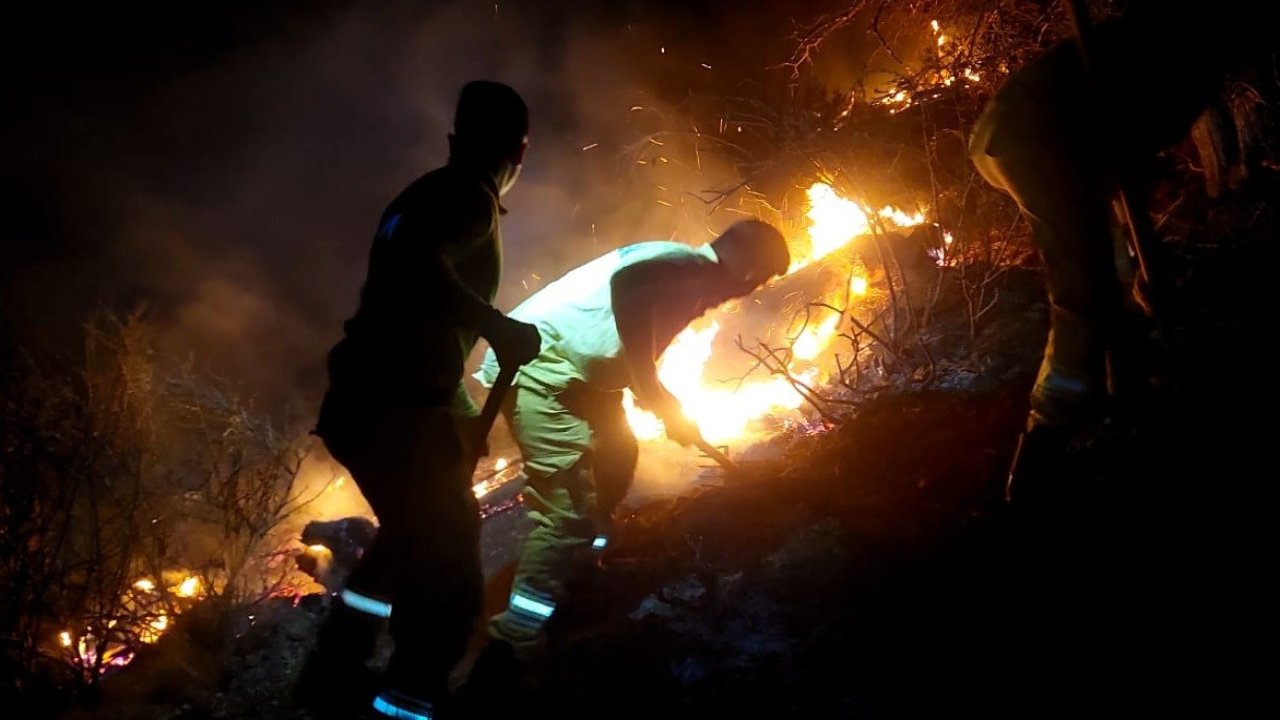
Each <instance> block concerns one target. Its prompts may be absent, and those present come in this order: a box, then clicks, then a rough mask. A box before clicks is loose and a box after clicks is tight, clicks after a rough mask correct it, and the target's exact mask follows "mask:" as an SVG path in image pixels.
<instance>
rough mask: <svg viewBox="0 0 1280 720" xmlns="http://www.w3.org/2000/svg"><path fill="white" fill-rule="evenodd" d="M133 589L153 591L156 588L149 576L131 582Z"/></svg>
mask: <svg viewBox="0 0 1280 720" xmlns="http://www.w3.org/2000/svg"><path fill="white" fill-rule="evenodd" d="M133 589H134V590H141V591H142V592H153V591H154V590H155V589H156V584H155V582H153V581H152V580H151V578H142V579H141V580H139V581H137V582H135V583H134V584H133Z"/></svg>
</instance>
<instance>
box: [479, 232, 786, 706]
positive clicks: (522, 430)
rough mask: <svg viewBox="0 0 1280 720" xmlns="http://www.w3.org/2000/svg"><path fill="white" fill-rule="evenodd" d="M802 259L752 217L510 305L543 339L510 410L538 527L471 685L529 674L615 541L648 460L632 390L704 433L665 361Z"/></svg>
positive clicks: (636, 251)
mask: <svg viewBox="0 0 1280 720" xmlns="http://www.w3.org/2000/svg"><path fill="white" fill-rule="evenodd" d="M789 263H790V258H789V254H788V251H787V245H786V242H785V240H784V239H783V237H782V234H781V233H779V232H778V231H777V230H776V229H775V228H774V227H772V226H770V225H767V224H765V223H762V222H756V221H744V222H740V223H737V224H735V225H733V226H732V227H730V228H729V229H728V230H727V231H726V232H725V233H724V234H722V235H720V236H719V237H718V238H716V240H715V241H714V242H712V243H710V244H708V245H703V246H701V247H696V248H695V247H690V246H688V245H682V244H679V243H673V242H645V243H639V244H636V245H630V246H627V247H623V248H620V249H618V250H614V251H612V252H610V253H608V254H607V255H604V256H602V257H600V258H597V259H596V260H593V261H592V262H590V263H587V264H586V265H583V266H581V267H579V268H577V269H575V270H573V271H571V272H570V273H569V274H567V275H565V276H564V277H563V278H561V279H560V280H558V281H556V282H554V283H552V284H550V285H548V286H547V287H545V288H543V289H542V290H540V291H539V292H537V293H536V294H534V295H533V296H532V297H530V298H529V299H528V300H526V301H525V302H523V303H521V304H520V306H519V307H517V308H516V309H515V310H513V311H512V313H511V317H513V318H517V319H520V320H523V321H526V322H530V323H533V324H534V325H536V326H537V327H538V329H539V331H541V333H542V337H543V341H544V342H543V348H542V352H541V354H540V355H539V356H538V358H537V359H536V360H534V361H533V362H531V363H529V364H528V365H525V366H524V367H523V368H521V370H520V372H519V374H517V376H516V380H515V384H514V387H513V390H514V392H513V393H512V397H508V398H507V402H506V404H505V406H504V408H503V412H504V413H505V415H506V418H507V421H508V424H509V426H510V427H511V431H512V434H513V435H514V437H515V440H516V442H517V443H518V444H519V446H520V451H521V453H522V455H523V456H524V467H525V472H526V474H527V475H528V485H527V488H526V490H525V493H524V497H525V504H526V506H527V507H528V509H529V517H530V518H531V519H532V520H533V524H534V527H533V530H532V531H531V532H530V534H529V536H528V538H527V539H526V540H525V542H524V545H523V547H522V549H521V554H520V559H519V563H518V565H517V568H516V573H515V579H514V582H513V586H512V591H511V596H510V600H509V605H508V607H507V609H506V611H504V612H503V613H501V614H500V615H498V616H496V617H494V618H493V619H492V621H491V622H490V625H489V633H490V635H491V637H492V641H491V643H490V645H489V646H488V647H487V648H486V650H485V652H484V654H482V656H481V658H480V659H479V660H478V661H477V664H476V667H475V671H474V672H473V675H472V677H473V681H472V684H471V685H470V686H469V687H471V688H473V689H474V688H485V687H486V686H487V685H489V684H491V683H502V682H508V681H514V680H517V679H518V678H517V674H518V673H521V672H523V669H524V667H525V666H526V664H527V663H528V662H529V660H530V659H531V656H532V655H533V653H534V651H535V650H536V649H537V647H538V646H539V644H540V639H541V629H542V626H543V624H544V623H545V622H546V621H547V620H548V619H549V618H550V617H551V615H552V614H553V613H554V612H555V608H556V604H557V603H558V602H560V600H561V596H562V594H563V592H564V582H565V580H566V579H567V576H568V574H569V572H570V570H571V568H572V566H573V564H574V559H575V557H576V556H580V554H581V553H582V552H583V551H584V550H586V549H587V548H593V549H596V550H599V549H602V548H603V547H604V545H605V543H606V542H607V541H608V528H609V527H610V518H611V516H612V513H613V511H614V509H615V508H616V507H617V506H618V504H619V503H620V502H621V501H622V499H623V497H624V496H625V495H626V493H627V490H628V488H629V487H630V485H631V480H632V476H633V474H634V471H635V467H636V454H637V448H636V440H635V437H634V436H633V435H632V433H631V430H630V428H628V427H627V423H626V418H625V415H624V412H623V407H622V390H623V388H626V387H630V388H631V389H632V390H633V392H634V393H635V394H636V397H637V400H638V401H639V403H640V405H641V406H643V407H646V408H648V409H649V410H651V411H653V412H654V413H655V414H656V415H658V417H660V418H661V419H662V420H663V422H664V423H665V425H666V431H667V435H668V436H669V437H670V438H671V439H673V440H675V441H677V442H680V443H682V444H686V445H690V444H694V443H696V442H698V441H700V440H701V439H702V437H701V435H700V433H699V432H698V429H697V427H696V426H695V425H694V424H693V423H692V422H691V421H690V420H688V419H687V418H686V417H685V415H684V413H683V412H682V410H681V406H680V402H679V401H678V400H677V399H676V398H675V397H674V396H673V395H672V394H671V393H670V392H669V391H668V390H667V389H666V388H665V387H663V386H662V383H661V382H660V381H659V380H658V376H657V371H656V368H655V365H654V362H655V360H656V359H657V357H658V356H659V355H660V354H661V353H662V351H663V350H664V349H665V348H666V347H667V345H668V344H670V342H671V341H672V339H673V338H674V337H675V336H676V334H678V333H679V332H680V331H681V330H683V329H684V328H685V326H686V325H688V324H689V323H690V322H691V321H693V320H694V319H696V318H697V317H699V316H700V315H702V314H703V313H704V312H706V311H707V310H709V309H711V308H713V307H716V306H717V305H720V304H721V303H724V302H725V301H727V300H730V299H732V298H737V297H742V296H744V295H747V294H748V293H750V292H751V291H753V290H755V289H756V288H757V287H759V286H761V285H762V284H764V283H765V282H766V281H767V280H768V279H769V278H771V277H773V276H775V275H779V274H782V273H784V272H786V270H787V267H788V265H789ZM500 363H501V358H500V357H497V358H495V356H494V355H493V354H492V353H490V354H489V355H487V356H486V357H485V361H484V364H483V365H482V367H481V369H480V371H479V372H478V373H477V374H476V376H477V378H479V379H480V381H481V382H482V383H484V384H486V385H488V384H492V383H493V382H494V378H495V377H496V376H497V374H498V366H499V364H500ZM476 694H477V695H479V694H480V692H479V691H477V692H476ZM481 700H482V701H483V700H484V698H481Z"/></svg>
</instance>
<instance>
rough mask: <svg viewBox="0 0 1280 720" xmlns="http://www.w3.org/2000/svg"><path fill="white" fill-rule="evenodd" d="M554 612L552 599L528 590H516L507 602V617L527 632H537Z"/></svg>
mask: <svg viewBox="0 0 1280 720" xmlns="http://www.w3.org/2000/svg"><path fill="white" fill-rule="evenodd" d="M555 611H556V604H555V601H554V600H553V599H552V598H550V597H548V596H546V595H543V594H541V593H538V592H536V591H533V590H530V589H528V588H516V589H513V590H512V591H511V598H510V599H509V600H508V606H507V617H508V619H510V620H512V621H514V622H515V623H516V624H518V625H520V626H522V627H525V628H528V629H529V630H538V629H540V628H541V627H542V625H543V624H544V623H546V622H547V620H548V619H550V618H551V615H552V614H553V613H555Z"/></svg>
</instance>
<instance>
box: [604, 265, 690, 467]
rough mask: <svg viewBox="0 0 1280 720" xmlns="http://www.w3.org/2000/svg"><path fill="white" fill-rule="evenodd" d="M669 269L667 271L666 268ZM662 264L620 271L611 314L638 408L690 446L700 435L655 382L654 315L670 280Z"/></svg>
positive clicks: (658, 382) (663, 389)
mask: <svg viewBox="0 0 1280 720" xmlns="http://www.w3.org/2000/svg"><path fill="white" fill-rule="evenodd" d="M667 269H668V270H670V269H671V268H667ZM669 274H670V273H668V272H664V268H663V263H660V262H655V263H647V264H637V265H633V266H631V267H629V268H625V269H624V270H622V271H620V272H619V273H618V274H617V275H616V276H615V277H614V279H613V283H612V294H613V313H614V322H615V324H616V325H617V327H618V337H619V338H620V339H621V340H622V352H623V357H624V358H625V360H626V363H627V368H628V369H629V370H630V375H631V391H632V392H634V393H635V395H636V398H637V400H638V401H639V403H640V405H641V406H642V407H645V408H646V409H648V410H650V411H651V412H653V413H654V414H656V415H657V416H658V417H659V418H660V419H661V420H662V423H663V425H664V427H665V428H666V431H667V436H668V437H670V438H671V439H672V440H675V441H676V442H678V443H680V444H682V445H693V444H695V443H697V442H698V441H700V440H701V439H702V434H701V433H700V432H699V431H698V426H697V425H695V424H694V423H693V422H692V421H691V420H689V418H688V417H687V416H686V415H685V414H684V410H683V408H682V407H681V405H680V401H679V400H678V399H677V398H676V396H675V395H672V394H671V391H670V390H667V388H666V387H665V386H663V384H662V381H660V380H659V379H658V369H657V365H656V360H657V356H658V354H659V350H660V349H659V348H658V347H657V343H656V342H655V335H656V327H655V326H656V323H655V320H656V315H655V313H656V312H657V309H658V308H659V307H660V305H661V302H660V298H661V297H662V294H663V292H664V289H665V290H667V291H669V290H670V285H669V284H668V283H663V279H664V278H665V279H666V280H668V281H669V280H671V279H672V278H670V277H669Z"/></svg>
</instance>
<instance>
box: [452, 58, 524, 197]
mask: <svg viewBox="0 0 1280 720" xmlns="http://www.w3.org/2000/svg"><path fill="white" fill-rule="evenodd" d="M528 147H529V108H528V106H526V105H525V104H524V99H523V98H521V97H520V93H518V92H516V91H515V90H513V89H512V88H511V87H510V86H508V85H504V84H502V83H499V82H493V81H491V80H473V81H471V82H469V83H467V84H466V85H464V86H463V88H462V94H461V95H459V97H458V109H457V113H456V114H455V115H454V118H453V132H452V133H450V135H449V156H450V159H451V160H452V161H454V162H462V163H467V164H474V165H478V166H480V167H483V168H484V169H485V170H488V171H491V172H493V174H494V180H495V181H496V182H497V184H498V193H499V194H505V193H506V192H507V191H508V190H510V189H511V186H512V185H514V184H515V182H516V178H517V177H519V175H520V167H521V165H522V164H523V163H524V153H525V150H526V149H527V148H528Z"/></svg>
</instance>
